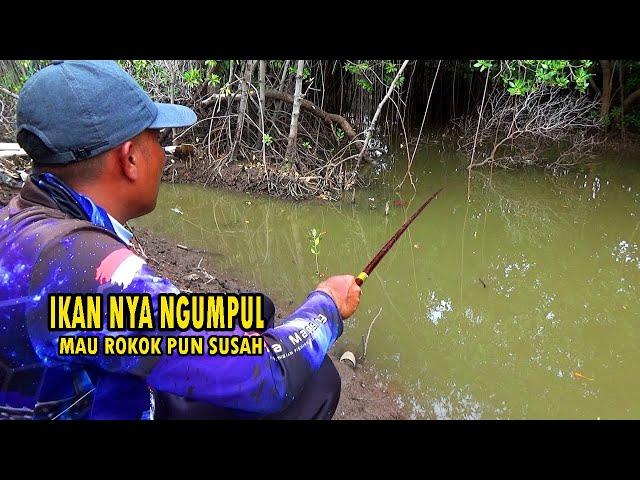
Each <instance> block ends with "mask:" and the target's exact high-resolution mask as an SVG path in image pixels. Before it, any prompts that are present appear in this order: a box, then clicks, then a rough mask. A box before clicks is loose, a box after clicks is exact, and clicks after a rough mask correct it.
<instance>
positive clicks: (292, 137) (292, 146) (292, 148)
mask: <svg viewBox="0 0 640 480" xmlns="http://www.w3.org/2000/svg"><path fill="white" fill-rule="evenodd" d="M303 71H304V60H298V71H297V72H296V90H295V93H294V95H293V112H292V114H291V128H290V129H289V142H288V143H287V153H286V155H285V160H287V161H290V162H295V161H296V156H297V155H296V153H297V142H298V117H299V116H300V101H301V100H302V73H303Z"/></svg>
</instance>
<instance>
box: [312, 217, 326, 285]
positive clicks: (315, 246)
mask: <svg viewBox="0 0 640 480" xmlns="http://www.w3.org/2000/svg"><path fill="white" fill-rule="evenodd" d="M324 234H325V232H318V230H316V229H315V228H312V229H311V231H310V232H309V242H310V246H311V253H312V254H313V255H314V256H315V260H316V275H317V276H318V278H320V268H319V267H318V256H319V255H320V238H321V237H322V236H323V235H324Z"/></svg>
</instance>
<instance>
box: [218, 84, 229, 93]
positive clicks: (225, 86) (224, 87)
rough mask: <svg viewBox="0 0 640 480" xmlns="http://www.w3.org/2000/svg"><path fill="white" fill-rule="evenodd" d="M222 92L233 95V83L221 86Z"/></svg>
mask: <svg viewBox="0 0 640 480" xmlns="http://www.w3.org/2000/svg"><path fill="white" fill-rule="evenodd" d="M220 93H221V94H223V95H231V85H229V83H225V84H224V85H223V86H222V87H221V88H220Z"/></svg>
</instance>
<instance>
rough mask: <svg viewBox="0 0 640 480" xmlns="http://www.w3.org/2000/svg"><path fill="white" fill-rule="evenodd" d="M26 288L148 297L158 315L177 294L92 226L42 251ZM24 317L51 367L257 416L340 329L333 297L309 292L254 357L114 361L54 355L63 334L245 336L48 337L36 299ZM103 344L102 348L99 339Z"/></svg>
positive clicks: (304, 374) (300, 380)
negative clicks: (163, 298) (162, 302)
mask: <svg viewBox="0 0 640 480" xmlns="http://www.w3.org/2000/svg"><path fill="white" fill-rule="evenodd" d="M30 290H31V291H30V294H31V295H33V296H36V297H38V298H41V299H46V298H47V296H48V295H49V294H51V293H73V294H76V293H80V294H88V293H101V294H102V295H103V303H104V302H105V301H106V299H107V295H108V294H111V293H119V294H122V293H125V294H131V293H148V294H149V295H150V296H151V301H152V304H153V308H154V310H155V312H156V313H157V308H158V295H159V294H161V293H179V290H178V289H177V288H176V287H175V286H174V285H173V284H172V283H171V282H170V281H169V280H167V279H165V278H162V277H159V276H158V275H156V273H155V272H154V271H153V270H152V269H151V268H150V267H149V266H148V265H147V263H146V262H145V260H144V259H142V258H141V257H139V256H137V255H136V254H135V253H133V252H132V251H131V250H129V249H128V248H126V247H125V246H124V245H123V244H122V243H120V242H118V241H117V240H115V239H114V238H112V237H111V236H109V235H106V234H103V233H101V232H100V231H96V230H92V229H88V230H85V231H82V230H81V231H78V232H75V233H73V234H71V235H69V236H66V237H65V238H64V239H61V240H60V241H59V242H57V243H55V244H54V245H53V246H51V247H49V248H48V249H47V250H46V251H45V252H43V254H42V256H41V258H40V259H39V261H38V263H37V264H36V266H35V268H34V271H33V275H32V279H31V284H30ZM103 310H104V311H106V308H105V309H103ZM103 313H105V314H106V312H103ZM155 317H156V318H157V315H156V316H155ZM27 318H28V319H29V323H28V329H29V333H30V336H31V341H32V343H33V344H34V347H35V350H36V352H37V353H38V355H39V356H40V357H41V358H42V359H43V360H44V361H45V363H47V364H49V365H53V364H65V363H66V364H68V363H80V364H91V365H93V366H96V367H98V368H100V369H103V370H107V371H110V372H114V373H123V374H133V375H137V376H140V377H144V378H146V381H147V383H148V384H149V386H151V387H153V388H155V389H157V390H160V391H164V392H168V393H173V394H176V395H180V396H186V397H189V398H192V399H195V400H201V401H206V402H209V403H211V404H214V405H216V406H220V407H226V408H234V409H238V410H244V411H249V412H257V413H272V412H277V411H280V410H281V409H283V408H284V407H286V406H287V405H288V404H289V403H290V402H291V401H292V400H293V399H294V398H295V397H296V396H297V395H298V394H299V393H300V391H301V390H302V388H303V387H304V385H305V383H306V382H307V381H308V380H309V378H310V377H311V375H312V374H313V373H314V372H316V371H317V370H318V369H319V368H320V365H321V364H322V361H323V359H324V357H325V355H326V354H327V352H328V350H329V349H330V348H331V346H332V345H333V344H334V343H335V341H336V339H337V338H338V337H339V336H340V335H341V334H342V328H343V324H342V318H341V316H340V313H339V312H338V309H337V307H336V305H335V303H334V301H333V300H332V299H331V297H330V296H329V295H327V294H325V293H324V292H319V291H314V292H312V293H311V294H310V295H309V296H308V297H307V299H306V300H305V301H304V302H303V303H302V305H300V306H299V307H298V308H297V309H296V310H295V311H294V312H293V313H292V314H291V315H290V316H289V317H288V318H286V319H285V320H284V322H283V323H282V324H281V325H280V326H278V327H275V328H271V329H268V330H265V331H264V332H262V335H263V338H264V341H265V345H266V347H267V348H265V349H264V353H263V354H262V355H259V356H258V355H252V356H219V355H213V356H210V355H208V354H207V353H206V348H205V354H204V355H202V356H200V355H193V356H190V355H189V356H183V355H177V354H175V355H170V356H169V355H166V354H164V355H161V356H134V355H122V356H114V355H104V354H103V352H102V350H100V351H99V352H98V354H97V355H91V356H90V355H87V356H64V357H61V356H59V355H58V353H57V347H58V341H59V337H60V336H61V335H76V336H90V335H92V336H98V337H104V336H109V335H111V336H113V335H119V336H121V335H127V336H136V335H145V336H151V335H155V336H167V335H190V336H194V335H201V336H204V337H205V339H204V342H205V343H204V344H205V345H207V338H208V337H209V336H210V335H217V336H222V335H242V334H243V332H242V331H240V330H236V331H232V332H219V331H216V332H195V331H186V332H178V331H175V332H172V331H162V332H160V331H148V330H147V331H119V332H111V331H108V330H106V329H104V330H102V331H100V332H67V331H65V332H59V331H53V332H52V331H50V330H49V329H48V302H47V301H40V302H33V303H32V304H31V306H30V308H29V311H27ZM103 324H104V325H106V320H105V322H103ZM100 341H101V343H100V345H102V338H100Z"/></svg>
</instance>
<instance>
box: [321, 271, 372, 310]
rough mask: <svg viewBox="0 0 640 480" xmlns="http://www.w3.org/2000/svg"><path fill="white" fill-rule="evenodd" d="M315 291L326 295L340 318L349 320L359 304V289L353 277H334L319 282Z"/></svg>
mask: <svg viewBox="0 0 640 480" xmlns="http://www.w3.org/2000/svg"><path fill="white" fill-rule="evenodd" d="M316 290H320V291H321V292H324V293H326V294H327V295H329V296H330V297H331V298H333V301H334V302H336V305H337V307H338V311H339V312H340V315H341V316H342V318H349V317H350V316H351V315H353V312H355V311H356V308H358V305H359V304H360V294H361V290H360V287H359V286H358V285H357V284H356V277H354V276H353V275H336V276H335V277H329V278H327V279H326V280H325V281H323V282H320V283H319V284H318V286H317V287H316Z"/></svg>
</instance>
